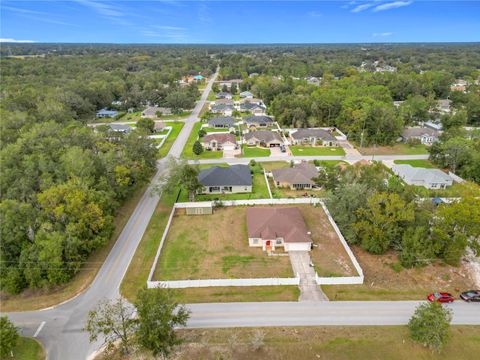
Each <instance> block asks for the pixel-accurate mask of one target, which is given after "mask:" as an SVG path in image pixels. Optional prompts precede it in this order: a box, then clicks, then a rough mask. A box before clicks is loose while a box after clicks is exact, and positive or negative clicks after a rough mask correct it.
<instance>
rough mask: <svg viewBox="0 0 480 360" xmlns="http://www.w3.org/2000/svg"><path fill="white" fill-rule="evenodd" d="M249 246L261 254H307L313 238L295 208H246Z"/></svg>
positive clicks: (300, 214)
mask: <svg viewBox="0 0 480 360" xmlns="http://www.w3.org/2000/svg"><path fill="white" fill-rule="evenodd" d="M247 233H248V245H249V246H251V247H261V248H262V250H263V251H275V248H277V247H283V249H284V250H285V251H287V252H288V251H310V250H311V247H312V237H311V233H310V231H308V228H307V225H306V224H305V221H304V220H303V216H302V213H301V212H300V210H299V209H298V207H251V208H247Z"/></svg>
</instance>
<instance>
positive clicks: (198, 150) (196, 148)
mask: <svg viewBox="0 0 480 360" xmlns="http://www.w3.org/2000/svg"><path fill="white" fill-rule="evenodd" d="M192 150H193V153H194V154H195V155H200V154H201V153H202V152H203V146H202V144H200V141H198V140H197V141H195V142H194V143H193V149H192Z"/></svg>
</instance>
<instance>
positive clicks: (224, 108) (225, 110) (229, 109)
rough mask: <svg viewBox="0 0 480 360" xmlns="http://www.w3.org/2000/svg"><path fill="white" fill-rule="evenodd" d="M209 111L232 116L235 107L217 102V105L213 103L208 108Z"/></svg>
mask: <svg viewBox="0 0 480 360" xmlns="http://www.w3.org/2000/svg"><path fill="white" fill-rule="evenodd" d="M210 111H211V112H212V113H215V114H223V115H225V116H232V114H233V112H234V111H235V108H234V107H233V105H225V104H219V105H213V106H212V107H211V108H210Z"/></svg>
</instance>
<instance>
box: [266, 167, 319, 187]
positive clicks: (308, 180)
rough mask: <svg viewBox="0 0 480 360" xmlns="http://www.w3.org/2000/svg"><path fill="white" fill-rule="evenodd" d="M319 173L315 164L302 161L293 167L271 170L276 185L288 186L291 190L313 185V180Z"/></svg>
mask: <svg viewBox="0 0 480 360" xmlns="http://www.w3.org/2000/svg"><path fill="white" fill-rule="evenodd" d="M318 175H319V172H318V170H317V168H316V167H315V165H313V164H309V163H307V162H302V163H300V164H297V165H295V166H293V167H288V168H283V169H274V170H272V176H273V182H274V184H275V186H276V187H288V188H290V189H292V190H305V189H311V188H313V187H315V182H314V181H313V179H314V178H316V177H317V176H318Z"/></svg>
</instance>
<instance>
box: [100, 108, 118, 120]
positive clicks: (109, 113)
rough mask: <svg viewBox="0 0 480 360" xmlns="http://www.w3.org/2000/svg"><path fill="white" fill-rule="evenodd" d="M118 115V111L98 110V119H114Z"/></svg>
mask: <svg viewBox="0 0 480 360" xmlns="http://www.w3.org/2000/svg"><path fill="white" fill-rule="evenodd" d="M117 115H118V111H116V110H107V109H102V110H98V111H97V113H96V117H97V118H107V117H109V118H114V117H115V116H117Z"/></svg>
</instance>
